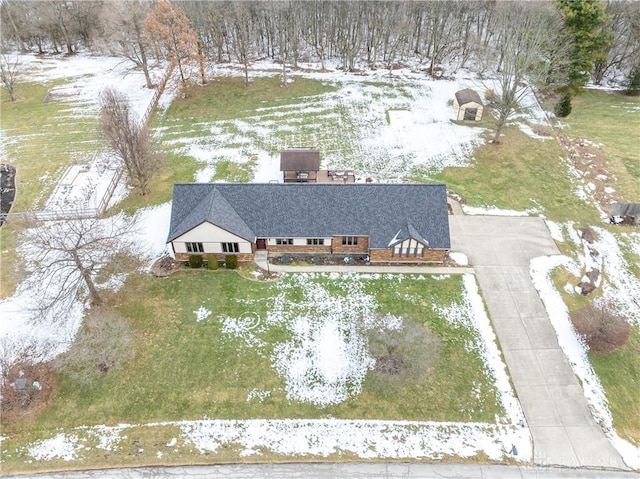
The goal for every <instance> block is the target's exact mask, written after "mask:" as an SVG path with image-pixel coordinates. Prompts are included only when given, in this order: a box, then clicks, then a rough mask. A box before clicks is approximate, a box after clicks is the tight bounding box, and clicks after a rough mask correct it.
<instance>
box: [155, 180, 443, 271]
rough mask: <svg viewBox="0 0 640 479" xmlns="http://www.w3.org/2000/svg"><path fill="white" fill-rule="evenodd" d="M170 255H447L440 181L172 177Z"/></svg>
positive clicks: (438, 258) (387, 258)
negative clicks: (218, 180)
mask: <svg viewBox="0 0 640 479" xmlns="http://www.w3.org/2000/svg"><path fill="white" fill-rule="evenodd" d="M167 241H168V242H170V243H171V245H172V248H173V252H174V253H175V257H176V259H178V260H181V261H186V260H187V259H188V258H189V256H190V255H192V254H203V255H207V254H212V255H215V256H216V257H217V258H218V259H223V258H224V256H225V255H227V254H236V255H237V256H238V259H239V260H240V261H251V260H253V257H254V253H255V252H256V251H258V250H266V251H268V252H270V253H273V254H280V253H291V254H295V253H304V254H309V253H322V254H353V255H363V256H369V259H370V261H371V262H435V263H441V262H443V261H444V259H445V256H446V253H447V251H448V250H449V249H450V238H449V218H448V211H447V197H446V187H445V185H442V184H434V185H424V184H311V185H306V184H282V183H273V184H260V183H249V184H224V183H189V184H176V185H174V190H173V204H172V209H171V225H170V232H169V237H168V240H167Z"/></svg>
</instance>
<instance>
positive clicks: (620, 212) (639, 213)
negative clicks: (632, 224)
mask: <svg viewBox="0 0 640 479" xmlns="http://www.w3.org/2000/svg"><path fill="white" fill-rule="evenodd" d="M610 214H611V216H621V217H625V216H630V217H633V218H640V203H614V204H612V205H611V210H610Z"/></svg>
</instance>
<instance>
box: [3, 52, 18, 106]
mask: <svg viewBox="0 0 640 479" xmlns="http://www.w3.org/2000/svg"><path fill="white" fill-rule="evenodd" d="M21 71H22V63H20V57H19V56H18V55H15V56H14V57H10V56H9V55H2V56H0V81H2V86H4V87H5V88H6V89H7V92H8V93H9V100H10V101H16V92H15V83H16V79H17V78H18V75H19V74H20V72H21Z"/></svg>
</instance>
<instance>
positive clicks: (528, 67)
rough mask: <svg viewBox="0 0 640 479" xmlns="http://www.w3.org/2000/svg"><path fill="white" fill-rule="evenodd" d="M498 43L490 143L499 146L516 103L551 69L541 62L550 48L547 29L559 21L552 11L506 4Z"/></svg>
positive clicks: (550, 43)
mask: <svg viewBox="0 0 640 479" xmlns="http://www.w3.org/2000/svg"><path fill="white" fill-rule="evenodd" d="M500 15H501V19H500V26H501V31H500V40H499V43H498V45H499V59H498V87H499V89H500V92H499V94H498V98H497V101H495V103H494V105H493V109H494V111H495V112H496V113H497V126H496V132H495V135H494V137H493V142H494V143H500V135H501V134H502V131H503V129H504V127H505V125H506V124H507V121H508V120H509V118H511V116H512V115H513V113H514V112H515V111H516V108H517V106H518V103H519V102H520V100H522V98H523V97H524V96H525V95H526V93H527V89H528V88H529V85H536V84H539V83H542V82H544V81H546V80H547V79H548V75H547V72H548V71H549V70H550V68H551V66H552V62H551V61H545V60H547V59H546V58H545V51H550V50H551V48H552V47H553V46H554V40H553V36H552V33H551V32H553V29H552V28H550V25H553V24H554V23H555V24H556V25H558V29H557V30H556V31H559V30H560V28H559V25H560V23H559V17H558V16H557V14H556V12H555V11H554V10H553V8H552V7H547V6H538V5H532V4H527V3H515V2H514V3H507V4H504V5H502V10H501V12H500Z"/></svg>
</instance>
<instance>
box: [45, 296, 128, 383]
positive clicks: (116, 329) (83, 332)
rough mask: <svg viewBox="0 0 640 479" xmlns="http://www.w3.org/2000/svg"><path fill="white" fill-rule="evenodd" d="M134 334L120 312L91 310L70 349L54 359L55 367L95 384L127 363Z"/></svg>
mask: <svg viewBox="0 0 640 479" xmlns="http://www.w3.org/2000/svg"><path fill="white" fill-rule="evenodd" d="M132 337H133V333H132V331H131V327H130V326H129V324H128V323H127V322H126V321H125V320H124V319H123V318H122V317H121V316H120V315H118V313H117V312H115V311H113V310H110V309H105V308H99V309H91V310H89V312H88V313H87V316H86V317H85V321H84V324H83V325H82V327H81V329H80V331H78V334H77V336H76V338H75V341H74V342H73V344H72V345H71V347H70V348H69V350H68V351H67V352H65V353H63V354H61V355H60V356H58V357H57V358H56V359H55V360H54V366H55V367H56V369H58V370H59V371H61V372H63V373H65V374H67V375H68V376H69V377H70V378H71V379H73V380H75V381H78V382H79V383H81V384H83V385H91V384H92V383H94V382H95V381H96V380H98V379H99V378H100V377H101V376H103V375H105V374H107V373H108V372H109V371H111V370H112V369H115V368H117V367H118V366H119V365H122V364H124V363H126V362H127V360H128V358H129V357H130V356H131V343H132Z"/></svg>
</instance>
